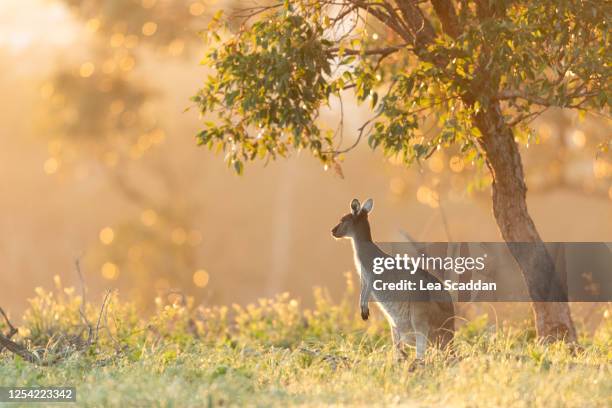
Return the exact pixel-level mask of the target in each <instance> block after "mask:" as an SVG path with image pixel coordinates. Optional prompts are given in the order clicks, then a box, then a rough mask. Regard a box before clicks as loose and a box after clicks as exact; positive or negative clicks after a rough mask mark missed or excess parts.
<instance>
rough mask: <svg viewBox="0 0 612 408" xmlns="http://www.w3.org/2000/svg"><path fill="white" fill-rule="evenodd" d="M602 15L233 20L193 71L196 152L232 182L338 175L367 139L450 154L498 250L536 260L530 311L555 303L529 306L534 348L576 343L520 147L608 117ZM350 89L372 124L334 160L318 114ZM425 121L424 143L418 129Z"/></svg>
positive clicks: (283, 6)
mask: <svg viewBox="0 0 612 408" xmlns="http://www.w3.org/2000/svg"><path fill="white" fill-rule="evenodd" d="M611 11H612V10H611V6H610V4H609V3H606V2H597V1H571V0H536V1H521V0H517V1H510V0H500V1H494V2H492V1H488V0H474V1H469V0H465V1H451V0H430V1H412V0H395V1H392V0H371V1H365V0H333V1H332V0H322V1H313V0H297V1H291V2H289V1H284V2H282V3H275V4H271V5H268V6H258V7H254V8H251V9H248V10H244V11H242V14H241V16H242V17H243V18H244V21H243V24H242V25H241V26H240V28H239V29H238V30H237V31H235V32H234V33H230V32H229V30H228V29H227V28H226V27H227V25H226V24H224V21H223V19H222V18H221V17H220V16H219V15H217V16H215V18H214V19H213V21H212V22H211V24H210V26H209V28H210V31H209V32H208V38H209V40H210V43H211V44H210V50H209V51H208V53H207V55H206V58H205V60H204V63H205V64H207V65H209V66H211V67H212V68H214V73H213V74H211V75H210V76H208V78H207V79H206V81H205V83H204V85H203V87H202V88H201V89H200V90H199V91H198V93H197V94H196V95H195V96H194V97H193V101H194V102H195V104H196V105H197V106H198V107H199V109H200V111H201V112H202V114H203V115H207V118H210V119H211V120H210V121H206V122H204V129H203V130H202V131H201V132H200V133H199V134H198V140H199V143H200V144H202V145H206V146H208V147H209V148H215V149H217V150H219V151H223V152H225V153H226V160H227V162H228V164H229V165H231V166H233V167H234V169H235V170H236V171H237V172H238V173H241V172H242V171H243V166H244V163H245V162H247V161H250V160H254V159H256V158H260V159H269V158H272V159H273V158H276V157H279V156H280V157H285V156H286V155H288V153H289V152H290V151H291V150H292V149H294V150H300V149H306V150H309V151H310V152H311V153H312V154H313V155H314V156H315V157H317V158H318V159H320V160H321V161H322V162H323V163H325V164H326V165H332V166H336V167H337V166H339V164H338V162H339V161H340V160H341V159H342V154H343V153H345V152H347V151H348V150H350V149H351V148H353V147H354V146H355V145H356V144H357V143H359V141H360V140H361V139H362V138H363V137H364V136H367V138H368V143H369V145H370V146H371V147H372V148H373V149H376V148H381V149H382V150H383V151H384V153H385V154H386V155H399V156H400V157H401V158H402V159H403V161H404V162H405V163H406V164H410V163H413V162H415V161H420V160H423V159H427V158H429V157H430V156H431V155H432V154H433V153H434V152H435V151H436V150H437V149H441V148H447V147H450V146H452V145H458V146H459V147H460V151H461V152H462V154H463V155H464V156H465V157H467V158H468V159H469V160H477V161H482V162H483V163H484V164H485V165H486V167H487V169H488V171H489V173H490V175H491V180H492V201H493V203H492V204H493V213H494V216H495V219H496V221H497V224H498V226H499V230H500V232H501V234H502V236H503V238H504V240H506V241H507V242H532V243H534V245H535V247H536V248H537V251H536V253H534V254H531V255H532V256H529V257H527V258H528V259H525V258H524V257H522V259H521V261H519V263H521V262H523V263H521V266H525V264H524V262H528V263H529V264H530V266H532V267H530V268H525V267H523V271H524V272H523V275H524V278H525V281H526V284H527V286H528V288H529V292H530V295H531V297H532V299H534V300H542V299H549V298H550V297H549V296H550V294H551V293H552V294H554V296H555V299H557V300H561V302H534V304H533V306H534V312H535V323H536V329H537V332H538V335H539V336H540V337H542V338H546V339H566V340H568V341H575V340H576V331H575V329H574V325H573V322H572V319H571V315H570V310H569V306H568V304H567V303H566V302H565V301H566V300H567V295H566V294H565V292H564V290H563V287H562V283H561V282H560V280H559V279H558V278H557V275H556V273H555V269H554V264H553V261H552V259H551V257H550V256H549V255H548V253H547V252H546V250H545V249H544V247H543V243H542V240H541V238H540V235H539V234H538V231H537V229H536V227H535V225H534V222H533V221H532V219H531V217H530V215H529V212H528V210H527V204H526V192H527V187H526V185H525V181H524V174H523V166H522V163H521V154H520V151H519V143H521V142H527V141H528V140H530V139H531V138H532V136H533V135H532V133H531V132H530V130H529V127H528V125H529V123H530V121H532V120H533V119H534V118H535V117H537V116H538V115H540V114H541V113H542V112H544V111H545V110H547V109H549V108H551V107H561V108H569V109H577V110H579V111H580V112H582V113H586V112H588V111H599V112H602V111H605V112H608V111H609V98H610V97H609V95H610V81H609V77H610V71H611V69H612V67H611V64H610V51H609V50H610V49H612V48H611V47H610V35H609V27H608V25H609V23H608V22H609V21H610V12H611ZM347 90H350V91H352V92H353V93H354V94H355V96H356V97H357V99H358V100H359V101H362V102H363V101H368V102H369V103H370V104H371V107H372V109H373V111H374V114H373V117H372V119H370V120H368V121H367V122H365V123H364V125H363V126H362V127H361V128H360V132H359V135H358V137H357V140H356V141H355V143H354V144H353V145H352V146H349V147H348V148H344V149H343V148H341V146H339V142H338V141H339V140H340V142H341V139H342V138H341V136H342V135H341V134H340V132H338V131H333V130H331V129H326V128H325V126H324V124H322V123H321V122H320V121H319V120H318V115H319V112H320V110H321V109H322V108H324V107H325V106H326V105H329V103H330V100H331V99H332V98H336V97H337V98H341V97H342V95H343V93H344V92H346V91H347ZM432 122H433V123H434V124H435V125H436V126H437V127H438V128H439V131H438V132H436V133H435V134H430V133H429V132H425V131H424V130H423V129H425V128H426V126H425V125H426V124H430V123H432ZM607 145H609V142H608V144H607ZM607 145H603V146H602V148H607ZM517 258H518V257H517ZM517 260H518V259H517ZM533 266H535V268H534V267H533ZM534 270H536V271H539V272H536V273H534V272H529V271H534Z"/></svg>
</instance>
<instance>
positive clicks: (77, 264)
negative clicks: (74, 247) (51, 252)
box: [74, 258, 93, 345]
mask: <svg viewBox="0 0 612 408" xmlns="http://www.w3.org/2000/svg"><path fill="white" fill-rule="evenodd" d="M74 264H75V268H76V272H77V275H78V277H79V281H80V282H81V304H80V305H79V314H80V315H81V320H83V324H84V325H85V326H86V327H87V344H88V345H91V343H92V341H93V337H92V336H93V327H91V323H89V320H88V319H87V315H86V314H85V304H86V302H85V279H84V278H83V274H82V273H81V260H80V259H79V258H77V259H76V260H75V261H74Z"/></svg>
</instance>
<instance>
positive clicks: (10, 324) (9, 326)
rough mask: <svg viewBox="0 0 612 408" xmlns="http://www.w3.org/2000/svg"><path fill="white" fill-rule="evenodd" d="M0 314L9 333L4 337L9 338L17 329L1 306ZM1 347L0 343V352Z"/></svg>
mask: <svg viewBox="0 0 612 408" xmlns="http://www.w3.org/2000/svg"><path fill="white" fill-rule="evenodd" d="M0 314H2V317H4V321H5V322H6V325H7V326H8V328H9V334H8V335H7V336H6V338H7V339H9V340H10V338H11V337H13V336H14V335H15V334H17V332H18V330H17V329H16V328H15V326H13V324H12V323H11V321H10V320H9V318H8V316H7V315H6V313H5V312H4V309H2V308H1V307H0ZM0 334H2V333H0ZM2 347H3V346H2V345H0V352H1V351H2Z"/></svg>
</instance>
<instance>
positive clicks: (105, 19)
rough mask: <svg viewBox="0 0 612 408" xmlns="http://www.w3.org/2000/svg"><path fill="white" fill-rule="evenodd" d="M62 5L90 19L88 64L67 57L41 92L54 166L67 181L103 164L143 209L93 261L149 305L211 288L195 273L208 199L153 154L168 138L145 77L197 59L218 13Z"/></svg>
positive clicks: (121, 4) (200, 8) (158, 6)
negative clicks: (146, 68)
mask: <svg viewBox="0 0 612 408" xmlns="http://www.w3.org/2000/svg"><path fill="white" fill-rule="evenodd" d="M57 1H58V2H61V3H64V4H66V6H67V7H68V8H69V9H70V10H71V11H72V12H73V13H74V15H75V16H77V17H78V18H79V19H80V20H82V22H83V26H84V28H85V30H84V31H85V33H86V35H84V36H83V37H82V45H84V46H85V47H84V48H86V51H85V53H84V54H85V56H84V57H83V56H80V58H81V61H80V62H77V63H70V62H67V61H66V60H62V64H61V65H60V66H59V67H58V69H56V70H55V71H54V72H53V74H52V75H51V76H50V77H49V78H48V79H47V81H46V82H45V83H44V84H43V85H42V87H41V96H42V102H43V103H42V108H43V109H42V111H43V115H42V117H41V120H40V121H39V125H40V126H41V127H42V128H44V130H45V131H44V132H42V133H44V134H45V135H48V137H49V138H50V140H49V142H48V145H49V153H50V155H51V157H50V158H49V160H48V161H47V163H45V169H46V170H47V172H48V173H49V174H54V175H60V174H63V173H64V174H65V172H67V171H68V170H69V168H71V167H72V168H73V169H74V173H75V177H79V171H80V169H82V166H81V165H80V164H79V163H80V162H82V161H85V162H91V159H94V160H95V161H97V162H98V163H99V164H100V166H99V169H102V170H103V172H104V173H103V174H104V175H105V176H106V179H107V180H108V181H109V182H110V183H111V185H112V186H113V187H114V188H115V189H116V190H117V191H118V192H119V193H120V194H121V196H122V197H123V198H124V199H126V200H127V201H128V202H130V203H132V204H134V206H136V207H137V208H138V209H139V211H138V212H137V215H136V216H135V217H132V218H129V219H125V220H122V221H121V222H119V223H117V225H110V226H104V228H102V229H101V231H100V237H99V238H100V243H99V245H97V246H96V247H95V248H91V250H90V251H88V259H89V260H90V261H91V262H92V263H94V264H95V265H96V266H97V267H99V268H100V272H101V275H102V277H103V278H105V279H108V280H117V279H119V280H120V282H122V283H124V284H126V286H130V287H132V288H138V289H137V290H138V295H142V297H143V298H145V297H147V295H149V294H150V293H151V292H152V291H154V290H157V291H158V292H165V291H167V290H170V289H171V288H172V287H175V286H177V287H180V288H181V290H189V289H191V288H193V287H194V286H193V285H194V283H195V284H196V286H197V285H198V283H199V286H200V287H203V286H205V285H206V283H207V282H203V281H202V280H201V279H200V281H199V282H196V281H195V278H194V276H195V275H193V274H195V273H196V272H198V271H200V270H199V265H198V257H197V253H196V248H197V246H198V245H199V244H200V243H201V241H202V234H201V232H200V231H198V230H197V228H196V227H195V222H196V218H197V210H198V200H197V197H194V196H193V194H191V195H190V192H191V191H192V189H190V188H189V189H188V188H186V186H185V184H184V183H181V182H180V178H179V177H178V175H177V174H176V172H175V171H173V170H174V169H173V166H172V164H171V163H170V162H169V158H168V157H166V156H165V155H159V154H158V155H154V154H152V153H153V152H154V151H155V149H156V148H157V147H158V146H159V145H161V144H162V143H164V142H165V141H166V133H167V131H166V129H165V127H164V123H163V121H160V120H158V119H157V118H158V117H161V115H159V114H158V112H156V111H155V101H156V99H157V98H158V97H159V96H160V91H159V90H157V89H153V88H152V87H151V86H150V85H149V81H147V78H146V76H144V75H141V74H140V73H138V74H136V71H137V70H138V68H139V65H141V64H142V61H144V59H145V57H146V56H149V57H150V56H151V55H153V56H160V57H175V58H180V57H183V56H185V55H188V53H189V50H190V47H191V46H192V45H193V44H195V42H194V40H198V39H199V38H200V37H199V35H198V30H199V29H201V28H202V27H200V25H201V24H202V21H203V18H206V17H207V16H210V15H211V14H213V13H214V8H213V6H211V4H209V3H208V2H206V1H202V0H184V1H166V0H159V1H158V0H142V1H140V0H138V1H134V0H130V1H125V0H85V1H81V0H79V1H75V0H57ZM151 51H152V52H151ZM147 52H149V54H146V53H147ZM145 156H146V157H145ZM60 164H61V166H60ZM124 272H128V273H124ZM200 272H201V271H200Z"/></svg>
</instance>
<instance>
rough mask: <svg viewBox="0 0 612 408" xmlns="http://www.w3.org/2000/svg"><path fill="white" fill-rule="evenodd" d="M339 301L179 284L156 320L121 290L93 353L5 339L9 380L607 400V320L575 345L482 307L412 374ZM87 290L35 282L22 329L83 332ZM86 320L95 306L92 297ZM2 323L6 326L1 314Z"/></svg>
mask: <svg viewBox="0 0 612 408" xmlns="http://www.w3.org/2000/svg"><path fill="white" fill-rule="evenodd" d="M351 288H352V282H349V292H347V294H346V295H345V297H344V298H343V299H342V301H341V302H340V303H336V302H333V301H332V300H331V299H330V298H329V297H328V296H326V295H325V292H324V291H323V290H318V291H316V293H315V300H316V301H315V307H314V308H313V309H311V310H308V309H304V308H302V307H301V306H300V304H299V302H298V301H297V300H294V299H292V298H291V297H289V296H288V295H286V294H283V295H280V296H278V297H276V298H275V299H262V300H260V301H259V302H257V303H256V304H252V305H248V306H246V307H238V306H235V307H233V308H227V307H202V306H195V305H194V304H193V302H192V301H191V300H190V299H186V298H182V297H180V296H179V297H177V298H176V299H175V300H174V302H173V303H167V302H166V301H164V300H162V299H157V300H156V311H155V313H154V314H153V315H152V316H150V317H149V318H147V319H143V318H142V317H138V314H137V310H136V308H135V307H134V306H133V305H132V304H130V303H129V302H122V301H120V300H119V298H118V297H117V296H116V295H113V297H112V298H111V299H110V302H109V308H108V313H107V317H105V318H103V321H102V326H101V329H100V337H99V341H98V342H97V344H95V345H92V350H89V352H86V353H73V354H70V353H64V354H65V355H66V356H67V358H65V359H62V360H60V361H59V362H58V363H57V364H54V365H51V366H49V367H45V368H44V369H41V368H40V367H36V366H33V365H31V364H29V363H26V362H24V361H23V360H22V359H21V358H19V357H15V356H13V355H11V354H9V353H7V352H6V351H4V352H2V354H1V355H0V376H1V377H2V378H3V379H4V380H3V381H4V383H3V385H4V386H13V385H14V386H42V385H47V386H58V385H63V384H66V385H72V386H76V387H77V395H78V400H79V403H80V404H81V405H84V406H107V405H113V406H124V405H151V404H153V405H156V406H176V405H180V406H202V405H204V404H207V405H210V406H213V405H230V406H231V405H266V406H271V405H272V406H277V405H278V406H286V405H302V406H304V405H306V406H321V405H329V404H334V405H355V404H357V405H366V404H367V405H372V404H373V405H385V406H386V405H399V404H401V405H413V404H416V405H427V406H429V405H435V406H438V405H445V406H448V405H452V406H471V407H480V406H482V407H485V406H535V407H544V406H567V407H573V406H576V407H579V406H584V405H585V404H587V405H592V406H606V405H609V403H610V402H611V400H610V395H612V394H611V392H610V391H611V389H610V384H611V382H610V378H611V376H612V373H611V371H610V366H609V360H610V358H612V355H611V354H610V352H611V351H610V350H612V348H611V347H610V346H611V345H612V320H611V319H610V318H609V310H607V309H609V306H607V307H606V306H604V309H606V311H605V312H604V317H605V316H608V317H607V318H604V320H603V323H602V324H601V325H600V327H599V328H598V330H597V331H596V332H595V334H594V335H592V336H591V335H588V336H585V337H584V338H583V340H582V344H583V346H584V347H583V348H582V349H581V350H579V351H576V352H575V353H572V351H571V350H570V349H569V348H568V346H567V345H565V344H563V343H555V344H552V345H543V344H540V343H538V342H535V341H534V340H533V338H532V336H531V335H529V334H528V333H527V334H526V332H525V331H524V330H523V329H522V328H520V327H519V326H515V325H504V326H503V327H498V328H496V327H495V326H491V324H490V323H489V322H488V320H487V318H486V316H483V317H481V318H477V319H475V320H473V321H472V322H470V323H467V324H464V325H463V326H462V327H461V329H460V330H459V332H458V333H457V337H456V340H455V347H454V348H455V352H454V355H451V354H449V353H444V352H440V351H436V350H430V351H429V354H428V355H427V364H426V366H424V367H422V368H420V369H419V371H417V372H416V373H410V372H409V371H408V370H407V365H406V364H396V363H394V361H393V357H392V350H391V345H390V338H389V335H388V329H387V327H386V323H385V321H384V319H383V318H382V317H381V316H377V315H374V316H373V321H372V322H368V323H367V326H366V323H364V322H362V321H361V320H360V318H359V316H358V315H357V313H356V309H355V307H354V301H355V299H353V297H352V295H353V294H352V293H351V292H350V290H351ZM81 304H82V299H81V297H80V296H79V295H76V294H75V290H74V289H73V288H64V287H63V286H62V285H61V283H60V282H59V280H56V288H55V290H53V291H45V290H43V289H37V291H36V296H35V297H34V298H33V299H31V301H30V308H29V309H28V310H27V311H26V313H25V315H24V319H23V326H22V327H20V331H19V336H18V337H19V338H18V341H26V342H27V343H28V344H29V347H30V348H32V349H35V348H45V347H47V348H48V349H49V350H47V352H48V354H51V355H52V353H54V352H55V353H60V352H63V351H62V350H58V349H57V346H53V347H50V346H49V344H50V343H49V338H50V337H54V336H55V337H56V336H57V334H58V333H75V328H76V327H78V322H79V313H80V312H79V309H80V307H81ZM84 309H85V310H86V314H87V315H88V318H89V319H90V320H94V321H95V318H96V317H97V315H98V311H99V307H96V306H95V305H93V304H90V303H87V304H86V307H85V308H84ZM0 328H2V326H0Z"/></svg>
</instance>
